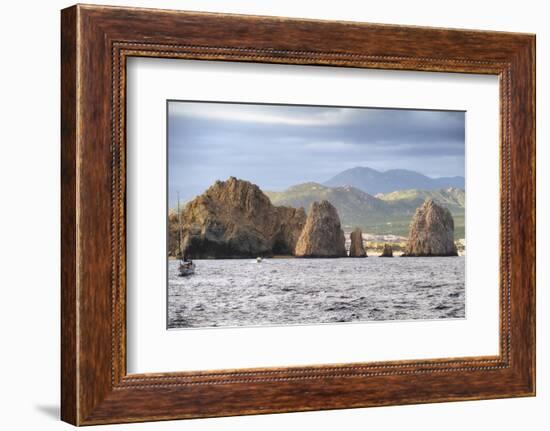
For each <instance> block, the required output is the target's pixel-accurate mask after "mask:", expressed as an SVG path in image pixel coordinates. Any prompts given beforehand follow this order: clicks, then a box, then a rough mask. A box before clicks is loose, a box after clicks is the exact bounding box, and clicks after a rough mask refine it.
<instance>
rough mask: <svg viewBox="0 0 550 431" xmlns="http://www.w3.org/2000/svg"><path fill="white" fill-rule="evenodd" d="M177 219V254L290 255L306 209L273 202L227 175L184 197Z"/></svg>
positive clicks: (203, 256) (206, 255)
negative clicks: (187, 198)
mask: <svg viewBox="0 0 550 431" xmlns="http://www.w3.org/2000/svg"><path fill="white" fill-rule="evenodd" d="M181 219H182V253H183V255H185V256H189V257H191V258H197V259H204V258H245V257H257V256H271V255H273V254H293V253H294V250H295V248H296V244H297V242H298V238H299V236H300V233H301V232H302V229H303V227H304V225H305V222H306V214H305V211H304V209H303V208H299V209H296V208H290V207H276V206H273V205H272V204H271V202H270V200H269V198H268V197H267V196H266V195H265V194H264V193H263V192H262V191H261V190H260V188H259V187H258V186H256V185H254V184H252V183H250V182H248V181H243V180H238V179H236V178H234V177H230V178H229V179H228V180H227V181H216V183H215V184H214V185H212V186H211V187H210V188H209V189H208V190H207V191H206V192H205V193H203V194H202V195H200V196H198V197H197V198H195V199H194V200H192V201H191V202H189V203H188V204H187V205H186V206H185V208H184V209H183V212H182V217H181ZM174 254H177V253H174Z"/></svg>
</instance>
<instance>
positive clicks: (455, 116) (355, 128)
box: [168, 101, 465, 202]
mask: <svg viewBox="0 0 550 431" xmlns="http://www.w3.org/2000/svg"><path fill="white" fill-rule="evenodd" d="M464 119H465V114H464V112H456V111H422V110H400V109H372V108H369V109H365V108H340V107H311V106H285V105H254V104H233V103H202V102H201V103H197V102H175V101H172V102H170V103H169V118H168V151H169V195H170V200H171V202H173V198H174V196H175V192H176V191H179V192H180V194H181V195H182V198H183V199H191V198H192V197H193V196H195V195H196V194H199V193H202V192H203V191H204V190H205V189H206V188H207V187H208V186H209V185H210V184H211V183H212V182H214V181H215V180H216V179H224V178H226V177H228V176H230V175H233V176H236V177H239V178H244V179H247V180H250V181H253V182H255V183H257V184H258V185H259V186H260V187H262V188H263V189H269V190H280V189H284V188H286V187H288V186H291V185H294V184H297V183H301V182H306V181H318V182H322V181H325V180H327V179H328V178H329V177H331V176H333V175H335V174H337V173H338V172H340V171H342V170H344V169H348V168H352V167H355V166H369V167H372V168H375V169H378V170H387V169H397V168H399V169H410V170H414V171H418V172H421V173H424V174H426V175H429V176H455V175H464V140H465V126H464V125H465V121H464Z"/></svg>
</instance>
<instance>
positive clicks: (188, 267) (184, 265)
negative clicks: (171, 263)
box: [179, 260, 195, 277]
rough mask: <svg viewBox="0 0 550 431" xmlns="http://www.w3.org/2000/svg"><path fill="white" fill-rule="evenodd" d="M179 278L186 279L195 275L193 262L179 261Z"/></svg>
mask: <svg viewBox="0 0 550 431" xmlns="http://www.w3.org/2000/svg"><path fill="white" fill-rule="evenodd" d="M179 272H180V276H182V277H187V276H189V275H193V274H194V273H195V264H194V263H193V261H191V260H190V261H187V262H186V261H181V262H180V266H179Z"/></svg>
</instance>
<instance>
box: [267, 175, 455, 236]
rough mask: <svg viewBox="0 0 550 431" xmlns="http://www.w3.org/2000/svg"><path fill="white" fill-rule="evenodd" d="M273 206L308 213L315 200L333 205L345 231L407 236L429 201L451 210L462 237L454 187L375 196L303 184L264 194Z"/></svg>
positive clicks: (346, 189) (342, 187)
mask: <svg viewBox="0 0 550 431" xmlns="http://www.w3.org/2000/svg"><path fill="white" fill-rule="evenodd" d="M265 194H266V195H267V196H268V197H269V199H270V200H271V202H272V203H273V204H274V205H284V206H292V207H295V208H299V207H303V208H304V209H306V211H307V210H308V208H309V207H310V205H311V204H312V203H313V202H315V201H320V200H323V199H326V200H328V201H329V202H330V203H331V204H332V205H334V206H335V207H336V209H337V211H338V214H339V216H340V220H341V222H342V225H343V227H344V229H346V230H351V229H353V228H354V227H360V228H362V229H363V230H364V231H365V232H369V233H376V234H394V235H402V236H407V234H408V229H409V224H410V221H411V218H412V216H413V215H414V212H415V211H416V209H417V208H418V207H419V206H420V205H421V204H422V203H423V202H424V201H425V200H426V199H427V198H431V199H433V200H434V201H435V202H437V203H439V204H441V205H442V206H444V207H446V208H448V209H449V211H451V214H452V215H453V218H454V221H455V237H456V238H457V239H458V238H464V207H465V193H464V190H462V189H459V188H456V187H448V188H442V189H438V190H420V189H407V190H399V191H392V192H390V193H378V194H377V195H376V196H373V195H372V194H369V193H366V192H364V191H363V190H360V189H359V188H357V187H352V186H349V185H346V186H337V187H328V186H326V185H323V184H319V183H313V182H310V183H304V184H298V185H295V186H292V187H290V188H288V189H287V190H285V191H282V192H270V191H266V192H265Z"/></svg>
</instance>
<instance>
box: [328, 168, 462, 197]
mask: <svg viewBox="0 0 550 431" xmlns="http://www.w3.org/2000/svg"><path fill="white" fill-rule="evenodd" d="M323 185H325V186H329V187H341V186H352V187H355V188H357V189H359V190H362V191H364V192H366V193H370V194H371V195H376V194H378V193H389V192H393V191H396V190H410V189H418V190H437V189H445V188H450V187H454V188H460V189H464V177H460V176H457V177H441V178H430V177H428V176H426V175H423V174H421V173H419V172H415V171H409V170H406V169H391V170H388V171H384V172H381V171H377V170H376V169H372V168H368V167H355V168H351V169H347V170H345V171H342V172H340V173H339V174H337V175H335V176H334V177H332V178H331V179H329V180H328V181H325V182H324V183H323Z"/></svg>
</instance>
